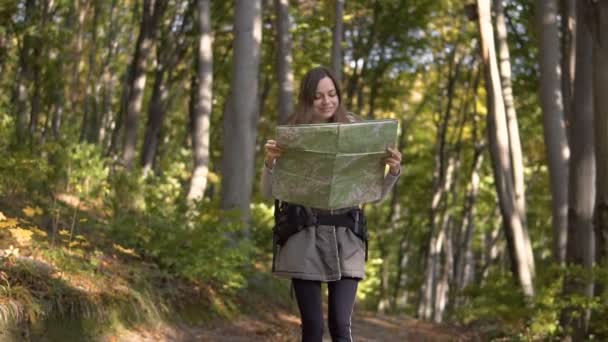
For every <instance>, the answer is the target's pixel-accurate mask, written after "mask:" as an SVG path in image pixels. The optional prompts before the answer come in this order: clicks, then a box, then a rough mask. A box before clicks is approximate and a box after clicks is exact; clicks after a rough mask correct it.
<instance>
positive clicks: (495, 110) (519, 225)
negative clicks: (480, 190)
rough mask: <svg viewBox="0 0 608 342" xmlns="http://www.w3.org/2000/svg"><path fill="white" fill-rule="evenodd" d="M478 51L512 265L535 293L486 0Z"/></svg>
mask: <svg viewBox="0 0 608 342" xmlns="http://www.w3.org/2000/svg"><path fill="white" fill-rule="evenodd" d="M477 10H478V14H479V31H480V34H481V52H482V58H483V62H484V65H485V76H486V77H485V80H486V88H487V92H488V109H489V112H488V134H489V140H490V154H491V156H492V164H493V169H494V181H495V183H496V192H497V196H498V198H499V204H500V208H501V214H502V217H503V221H504V228H505V235H506V236H507V238H508V239H507V242H508V244H509V251H510V255H511V262H512V264H511V266H512V270H513V271H514V276H515V278H516V279H518V281H519V283H520V285H521V287H522V289H523V292H524V294H525V295H526V296H528V297H532V296H534V273H535V272H534V259H533V258H532V252H531V251H530V244H529V236H528V231H527V229H526V227H525V225H524V222H523V221H522V215H521V213H519V212H518V210H517V209H518V206H517V201H516V198H515V190H514V185H513V179H512V174H513V168H512V165H511V160H510V157H509V156H510V155H511V153H510V151H509V133H508V127H507V120H506V115H505V107H504V101H503V97H502V88H501V85H500V76H499V74H498V65H497V62H496V52H495V49H494V33H493V29H492V21H491V16H490V2H489V0H478V1H477Z"/></svg>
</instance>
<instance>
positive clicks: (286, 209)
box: [274, 200, 368, 261]
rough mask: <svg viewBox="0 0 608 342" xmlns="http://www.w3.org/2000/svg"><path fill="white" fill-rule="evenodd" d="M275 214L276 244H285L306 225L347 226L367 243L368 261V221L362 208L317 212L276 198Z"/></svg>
mask: <svg viewBox="0 0 608 342" xmlns="http://www.w3.org/2000/svg"><path fill="white" fill-rule="evenodd" d="M274 216H275V227H274V242H275V245H279V246H281V245H283V244H284V243H285V242H287V239H289V237H291V236H292V235H294V234H296V233H298V232H299V231H301V230H302V229H304V228H306V227H311V226H314V227H318V226H339V227H346V228H348V229H350V231H352V232H353V233H354V234H355V235H356V236H357V237H358V238H360V239H361V240H362V241H363V242H364V243H365V260H366V261H367V240H368V235H367V221H366V218H365V215H364V214H363V210H361V209H360V208H353V209H352V210H349V211H347V212H344V213H341V214H315V213H314V212H313V211H312V210H311V209H310V208H307V207H304V206H301V205H296V204H289V203H287V202H279V201H278V200H276V201H275V213H274Z"/></svg>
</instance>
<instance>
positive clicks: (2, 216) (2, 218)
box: [0, 211, 6, 221]
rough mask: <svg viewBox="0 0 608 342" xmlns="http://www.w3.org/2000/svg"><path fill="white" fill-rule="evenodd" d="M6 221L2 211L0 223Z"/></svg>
mask: <svg viewBox="0 0 608 342" xmlns="http://www.w3.org/2000/svg"><path fill="white" fill-rule="evenodd" d="M4 220H6V216H4V214H3V213H2V212H1V211H0V221H4Z"/></svg>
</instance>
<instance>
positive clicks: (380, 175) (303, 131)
mask: <svg viewBox="0 0 608 342" xmlns="http://www.w3.org/2000/svg"><path fill="white" fill-rule="evenodd" d="M397 126H398V124H397V120H369V121H361V122H355V123H348V124H336V123H331V124H309V125H297V126H277V129H276V135H275V136H276V141H277V144H278V146H280V147H281V148H283V149H284V151H285V152H284V153H283V155H282V156H281V157H280V158H278V159H277V164H276V166H275V169H274V173H273V177H272V193H273V196H274V197H275V198H278V199H280V200H282V201H287V202H291V203H297V204H302V205H306V206H309V207H313V208H321V209H338V208H346V207H351V206H356V205H359V204H362V203H366V202H373V201H375V200H378V199H380V196H381V193H382V184H383V181H384V174H385V170H386V166H385V164H384V163H383V159H384V158H385V157H386V148H387V147H388V146H393V147H394V146H396V145H395V143H396V140H397Z"/></svg>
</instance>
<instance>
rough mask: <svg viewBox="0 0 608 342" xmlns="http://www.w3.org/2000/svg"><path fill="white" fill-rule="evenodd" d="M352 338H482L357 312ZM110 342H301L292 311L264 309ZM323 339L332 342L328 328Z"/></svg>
mask: <svg viewBox="0 0 608 342" xmlns="http://www.w3.org/2000/svg"><path fill="white" fill-rule="evenodd" d="M352 333H353V338H354V340H356V341H360V342H384V341H386V342H393V341H415V342H425V341H481V340H482V339H481V337H480V336H479V335H478V334H476V333H475V332H473V331H469V330H467V329H464V328H461V327H455V326H449V325H441V324H433V323H428V322H422V321H418V320H415V319H412V318H409V317H396V316H385V315H381V314H376V313H367V312H358V311H355V315H354V317H353V331H352ZM103 340H104V341H107V342H114V341H125V342H139V341H143V342H152V341H227V342H249V341H260V342H261V341H273V342H283V341H299V318H298V316H297V315H296V314H294V313H293V312H289V311H283V310H273V311H265V312H264V311H263V312H260V314H258V315H244V316H242V317H240V318H237V319H235V320H233V321H215V322H211V323H208V324H206V325H203V326H194V327H193V326H167V325H159V326H156V327H153V328H151V327H149V326H148V327H139V328H133V329H130V330H127V331H122V332H119V333H116V334H111V335H107V336H105V337H104V339H103ZM323 341H331V339H330V337H329V336H328V330H327V328H326V329H325V337H324V339H323Z"/></svg>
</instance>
